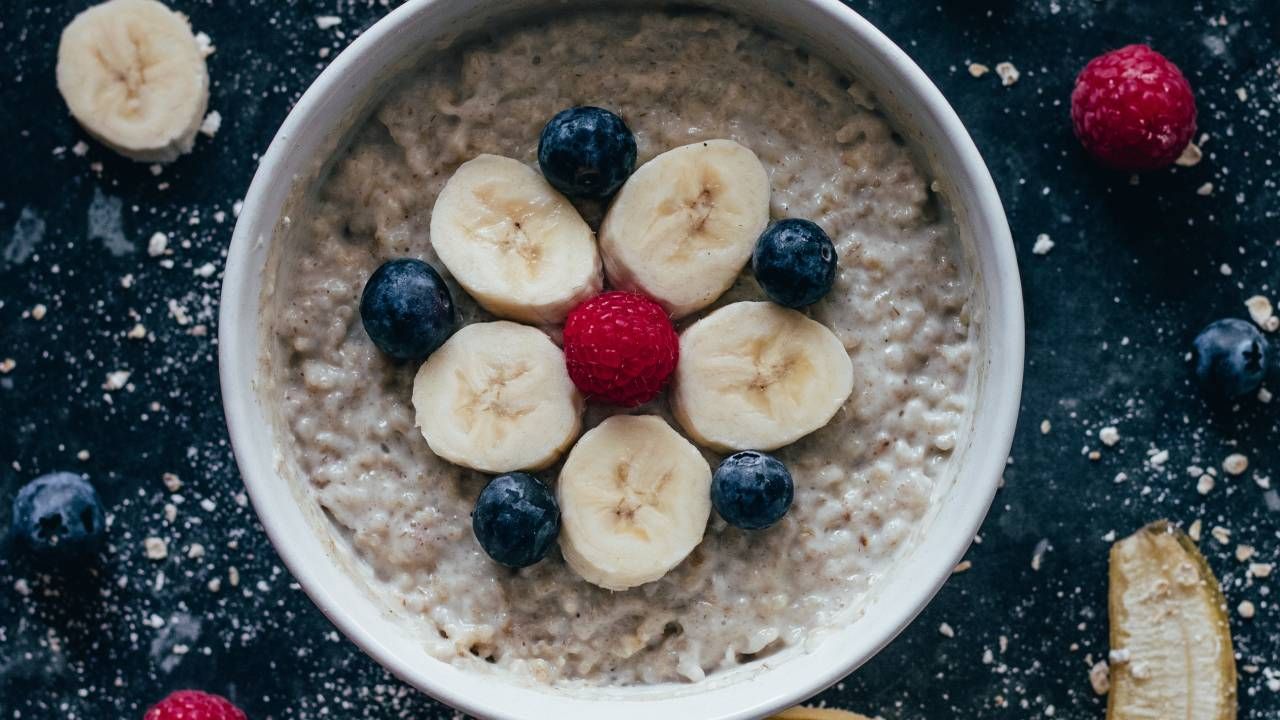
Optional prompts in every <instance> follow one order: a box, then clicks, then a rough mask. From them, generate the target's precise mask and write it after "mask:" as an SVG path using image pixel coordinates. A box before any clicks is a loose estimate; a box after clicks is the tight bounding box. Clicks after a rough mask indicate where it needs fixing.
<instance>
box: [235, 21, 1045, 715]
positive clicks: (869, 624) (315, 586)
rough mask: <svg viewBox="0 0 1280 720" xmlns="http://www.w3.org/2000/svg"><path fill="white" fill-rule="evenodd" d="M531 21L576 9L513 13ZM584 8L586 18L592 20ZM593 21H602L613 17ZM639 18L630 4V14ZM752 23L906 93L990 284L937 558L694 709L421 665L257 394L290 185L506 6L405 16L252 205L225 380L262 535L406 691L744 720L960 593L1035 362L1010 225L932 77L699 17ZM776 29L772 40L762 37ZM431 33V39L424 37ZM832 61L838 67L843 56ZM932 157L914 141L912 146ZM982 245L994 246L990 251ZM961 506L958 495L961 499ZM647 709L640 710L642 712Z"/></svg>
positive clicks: (823, 681)
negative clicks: (935, 600) (853, 615)
mask: <svg viewBox="0 0 1280 720" xmlns="http://www.w3.org/2000/svg"><path fill="white" fill-rule="evenodd" d="M501 4H502V5H505V6H520V9H521V10H523V11H525V12H528V11H529V10H530V8H534V7H541V8H549V7H557V6H561V5H565V4H566V3H564V2H555V1H554V0H531V1H530V2H523V3H516V2H509V1H508V2H505V3H501ZM579 4H580V3H579ZM594 4H597V5H606V4H610V3H608V2H607V1H603V2H602V1H597V2H595V3H594ZM633 4H634V3H633ZM697 4H701V5H713V6H719V7H723V8H725V9H728V10H730V11H731V12H734V13H736V14H739V15H747V16H748V17H760V16H765V17H771V18H773V19H776V20H777V21H778V22H777V23H776V26H778V27H786V28H788V31H784V32H781V33H780V34H781V35H783V36H784V37H786V38H788V39H790V40H793V41H795V40H797V39H800V38H801V37H803V38H805V39H807V40H808V41H809V46H812V47H817V48H819V50H820V51H821V52H820V54H822V55H824V56H825V57H828V58H829V59H832V60H834V61H839V60H845V62H844V63H841V64H843V65H845V66H850V67H856V68H857V71H858V72H857V75H858V77H859V78H860V79H866V80H868V81H870V84H871V85H872V86H873V87H875V88H877V89H878V90H881V91H882V92H883V91H884V90H885V89H887V90H888V91H889V92H890V93H891V94H893V95H894V96H895V97H894V100H893V104H894V105H895V108H896V109H897V110H898V111H899V113H898V114H903V113H905V114H906V115H908V116H910V119H909V123H908V124H909V125H910V126H911V127H913V128H916V129H919V130H920V131H921V134H922V135H923V136H925V137H926V139H930V138H931V139H933V140H934V142H932V143H929V144H927V145H926V147H927V149H928V151H929V155H930V157H929V162H930V163H931V164H933V166H934V167H933V169H935V170H937V169H940V168H945V169H946V170H947V171H948V172H947V178H946V179H947V185H948V186H949V188H950V190H951V192H952V193H953V195H952V197H951V200H952V203H953V205H955V206H956V207H957V209H958V214H959V215H961V216H962V222H963V223H964V226H965V227H966V228H967V230H968V233H969V234H971V235H972V236H973V237H974V238H976V239H979V240H977V241H976V242H974V246H973V248H972V249H973V250H974V251H976V253H977V263H976V270H977V271H978V273H979V275H980V278H981V289H980V294H981V297H982V300H983V302H982V310H981V320H982V322H984V323H985V327H983V332H984V333H985V337H986V341H985V343H986V344H985V346H984V348H985V349H984V352H982V353H980V355H979V357H977V358H976V359H975V362H979V363H983V364H985V371H981V372H979V373H978V375H979V376H980V377H981V378H982V381H983V387H982V388H981V392H980V393H979V395H978V397H979V401H980V402H979V405H978V407H977V408H976V409H975V410H974V416H973V417H974V422H973V426H972V427H971V428H970V430H969V441H968V447H966V448H965V450H964V451H965V453H966V457H965V461H966V462H965V464H964V465H963V467H962V469H961V471H960V472H959V474H958V477H957V479H956V483H957V488H955V489H954V490H953V494H956V495H957V496H955V497H950V498H948V502H947V503H945V504H944V506H943V507H941V508H940V510H939V512H938V513H937V515H936V517H934V518H933V521H932V524H931V525H930V527H929V528H928V529H927V530H926V531H925V536H926V537H927V538H928V542H929V547H930V552H915V553H912V554H911V557H909V558H908V559H907V560H906V561H905V562H904V567H901V568H898V569H897V570H896V571H895V572H894V573H892V574H891V575H890V576H889V577H887V578H886V579H885V580H884V581H883V582H882V584H881V585H880V586H879V587H878V589H877V590H878V593H879V595H880V597H879V598H878V600H877V601H876V602H874V603H873V604H872V605H871V606H870V607H868V608H867V609H866V613H865V614H864V615H863V616H862V617H861V618H859V619H858V620H857V621H855V622H854V623H852V624H851V625H849V626H848V627H846V628H843V629H841V630H838V631H835V632H833V633H831V634H830V635H828V636H827V637H826V638H825V640H824V641H823V642H821V643H820V644H819V645H818V646H817V647H816V648H814V649H813V650H812V651H810V652H807V653H805V654H798V655H795V656H793V657H790V659H788V660H787V661H786V662H783V663H781V664H779V665H778V666H776V667H769V668H767V669H762V670H760V671H758V672H756V673H755V674H754V677H752V678H750V679H749V680H742V681H739V682H735V683H732V684H728V685H724V686H720V687H712V688H710V689H708V690H706V691H705V692H699V693H696V694H688V693H685V694H678V695H675V696H671V697H657V695H659V694H660V693H661V690H656V691H655V690H653V689H648V690H641V691H636V692H635V693H627V692H621V691H620V692H619V693H617V694H615V695H613V696H612V697H607V698H605V697H596V698H584V697H580V696H577V695H575V694H573V693H568V692H556V691H551V692H548V691H546V690H544V689H534V688H530V687H523V686H520V685H516V684H512V683H506V682H495V680H494V678H493V677H491V676H486V675H484V674H480V673H472V672H467V671H464V670H461V669H459V668H458V667H456V666H454V665H451V664H448V663H445V662H441V661H439V660H436V659H435V658H432V657H430V656H429V655H427V654H426V652H425V651H424V650H423V648H422V647H421V646H420V645H419V644H417V643H415V642H414V641H413V639H412V636H411V634H409V633H405V632H403V629H402V628H401V626H400V624H399V620H398V618H396V617H395V616H393V615H392V614H391V613H390V612H389V611H386V610H384V609H382V608H381V607H380V606H379V605H378V604H377V603H376V602H375V600H374V599H373V598H372V597H370V596H369V594H368V592H367V591H366V590H365V589H364V588H363V587H362V586H361V585H360V584H359V583H358V582H357V581H356V580H355V579H354V578H352V577H351V576H350V575H347V574H345V573H344V572H343V571H341V570H340V569H339V567H338V565H337V564H336V563H334V562H333V561H332V560H331V559H330V558H329V551H328V550H327V549H326V548H325V546H324V544H323V543H322V541H321V539H320V538H319V537H318V536H317V533H316V532H315V529H314V527H313V526H312V525H311V523H310V522H309V521H308V520H307V518H306V516H305V514H304V512H303V511H302V509H301V508H300V507H298V505H297V503H296V502H295V499H294V496H293V494H292V492H291V490H290V488H289V483H288V481H287V480H286V479H284V478H281V477H279V474H278V472H277V453H276V449H275V444H274V441H273V439H272V432H271V426H270V424H269V423H268V422H267V418H266V415H265V412H264V409H263V408H262V407H261V405H260V404H259V402H258V395H257V392H256V388H255V377H256V375H257V371H258V368H259V364H260V357H261V346H260V341H261V339H262V338H261V334H260V324H259V323H260V318H261V308H260V300H261V290H262V285H263V274H262V268H263V267H264V266H265V263H266V258H267V249H268V247H269V245H270V241H271V238H272V237H274V235H275V233H276V228H277V225H278V223H279V222H280V219H281V216H282V214H283V209H284V207H285V204H286V202H287V201H288V199H289V197H290V195H291V191H292V185H293V182H294V180H296V179H297V178H301V177H305V176H306V174H307V170H308V167H309V163H310V162H312V160H311V155H310V153H312V152H314V151H316V150H317V149H318V148H321V147H322V146H323V145H324V144H325V143H326V142H327V141H328V140H329V139H330V138H331V136H332V134H333V133H334V132H335V131H337V130H338V129H340V128H339V127H338V124H339V123H340V121H341V118H342V117H343V116H344V114H346V113H347V112H348V111H349V110H350V106H351V105H352V104H353V102H354V101H355V100H356V99H357V98H359V97H361V96H362V94H364V93H366V91H367V87H368V85H369V84H370V83H372V82H373V81H375V80H377V79H379V78H380V77H381V75H382V72H383V71H384V70H385V68H386V67H388V66H390V65H394V64H396V63H397V62H399V61H401V60H402V59H403V58H404V57H406V54H407V53H411V52H414V50H412V49H411V48H420V47H421V45H422V43H421V42H419V41H417V40H415V39H414V33H413V32H410V31H408V30H407V28H411V27H416V28H420V27H423V26H425V25H429V24H432V23H434V25H433V27H434V28H436V30H434V32H435V33H436V35H437V37H439V36H440V35H443V36H444V37H445V38H447V37H450V36H451V35H452V32H453V30H454V29H455V28H457V29H464V28H466V27H469V26H470V25H469V24H474V23H475V22H476V21H477V19H478V18H481V17H484V16H486V15H487V14H488V11H495V6H497V5H499V3H498V2H496V1H494V0H485V2H460V1H454V0H410V1H409V2H407V3H406V4H405V5H403V6H401V7H400V8H398V9H396V10H394V11H392V12H391V13H390V14H388V15H387V17H385V18H383V19H382V20H381V21H379V22H378V23H377V24H375V25H374V26H373V27H371V28H370V29H369V30H367V31H366V32H365V33H364V34H363V35H362V36H360V37H359V38H357V39H356V40H355V41H354V42H353V43H352V44H351V46H350V47H348V48H347V49H346V50H344V51H343V52H342V53H340V54H339V56H338V57H337V58H336V59H335V60H334V62H333V63H332V64H330V66H329V67H328V68H326V69H325V70H324V72H322V73H321V75H320V76H319V78H317V79H316V81H315V82H314V83H313V84H312V86H311V87H310V88H309V89H308V90H307V91H306V93H305V94H304V95H303V96H302V98H301V99H300V100H299V101H298V103H297V105H296V106H295V107H294V108H293V110H292V111H291V112H290V113H289V116H288V117H287V118H286V119H285V122H284V124H283V125H282V127H281V129H280V131H279V132H278V133H277V135H276V137H275V139H274V140H273V141H272V143H271V146H270V147H269V148H268V150H267V152H266V154H265V155H264V156H263V158H262V160H261V162H260V165H259V169H258V172H257V173H256V174H255V176H254V179H253V182H252V185H251V186H250V189H249V192H248V194H247V195H246V197H245V201H244V206H243V207H242V210H241V213H240V218H239V220H238V222H237V225H236V229H235V233H234V236H233V239H232V244H231V247H230V250H229V253H228V259H227V267H226V272H225V279H224V281H223V288H222V302H221V310H220V315H219V373H220V378H221V384H222V393H223V404H224V409H225V412H226V416H227V421H228V426H229V430H230V435H231V441H232V445H233V448H234V451H235V456H236V460H237V463H238V464H239V467H240V469H241V472H242V475H243V477H244V480H245V485H246V487H247V489H248V491H249V495H250V497H251V498H252V500H253V504H254V507H255V509H256V510H257V512H258V515H259V518H260V520H261V522H262V525H263V527H264V528H265V529H266V531H267V534H268V536H269V537H270V539H271V541H272V543H273V545H274V546H275V548H276V550H277V552H278V553H279V554H280V556H281V558H282V560H283V561H284V563H285V565H286V566H287V567H288V568H289V570H290V571H291V572H292V573H293V575H294V577H295V578H297V580H298V582H299V583H300V584H301V586H302V587H303V589H304V590H305V591H306V592H307V594H308V595H309V596H310V597H311V599H312V600H313V601H314V602H315V603H316V605H317V606H319V608H320V609H321V611H322V612H324V613H325V615H326V616H328V617H329V618H330V620H332V621H333V622H334V623H335V624H336V625H337V626H338V627H339V629H341V630H342V632H343V633H344V634H346V635H347V637H349V638H351V639H352V640H353V641H354V642H356V644H357V645H359V646H360V647H361V648H362V649H363V650H364V651H365V652H367V653H368V654H369V655H370V656H372V657H373V658H374V659H376V660H377V661H378V662H380V663H381V664H382V665H383V666H385V667H386V668H388V669H389V670H390V671H391V672H393V673H394V674H396V675H397V676H398V677H400V678H401V679H402V680H404V681H405V682H407V683H409V684H411V685H413V686H415V687H418V688H419V689H421V690H423V691H425V692H427V693H429V694H431V695H432V696H434V697H437V698H439V699H441V700H442V701H444V702H447V703H449V704H450V705H452V706H454V707H457V708H459V709H461V710H464V711H466V712H468V713H471V714H473V715H476V716H479V717H482V718H496V719H501V720H515V719H516V718H531V717H536V718H544V717H565V718H584V719H585V718H595V717H601V716H603V717H609V718H610V719H611V720H650V719H651V718H654V717H662V716H664V715H665V716H669V717H673V718H690V719H691V720H746V719H748V718H755V717H760V716H762V715H766V714H768V713H770V712H774V711H776V710H778V709H781V708H783V707H786V706H789V705H792V704H794V703H796V702H799V701H801V700H803V699H804V698H806V697H808V696H810V695H812V694H814V693H816V692H818V691H820V690H822V689H823V688H825V687H827V686H829V685H831V684H833V683H835V682H837V681H838V680H840V679H841V678H842V677H844V676H845V675H846V674H848V673H849V672H851V671H852V670H854V669H855V668H856V667H858V666H859V665H861V664H862V663H863V662H865V661H866V660H867V659H869V658H870V657H872V656H873V655H875V653H876V652H878V651H879V650H880V649H881V648H883V647H884V646H885V645H886V644H888V643H889V642H890V641H891V640H892V639H893V638H894V637H896V636H897V634H898V633H899V632H901V630H902V629H904V628H905V627H906V626H907V624H909V623H910V622H911V620H912V619H914V617H915V616H916V615H917V614H918V613H919V612H920V611H921V610H923V608H924V607H925V606H926V605H927V604H928V601H929V600H930V599H931V598H932V597H933V596H934V595H935V594H936V592H937V591H938V589H940V588H941V586H942V585H943V584H944V583H945V582H946V580H947V578H949V577H950V575H951V571H952V569H953V568H954V566H955V564H956V562H958V561H959V560H960V559H961V557H962V556H963V554H964V552H965V551H966V549H967V548H968V546H969V544H970V542H971V541H972V539H973V537H974V535H975V534H976V533H977V531H978V529H979V526H980V525H981V523H982V520H983V519H984V518H985V516H986V512H987V510H988V508H989V507H990V504H991V501H992V499H993V498H994V495H995V490H996V487H997V483H998V479H999V477H1000V475H1001V473H1002V472H1003V469H1004V466H1005V461H1006V458H1007V455H1008V450H1009V447H1010V445H1011V444H1012V439H1013V431H1014V426H1015V423H1016V420H1017V412H1018V403H1019V401H1020V393H1021V382H1022V361H1023V350H1024V348H1023V342H1024V338H1023V315H1022V296H1021V285H1020V281H1019V277H1018V271H1017V265H1016V260H1015V258H1014V254H1013V246H1012V240H1011V238H1010V234H1009V228H1008V224H1007V221H1006V220H1005V216H1004V211H1003V209H1002V207H1001V205H1000V199H999V196H998V194H997V192H996V189H995V185H994V183H993V181H992V179H991V176H990V173H989V171H988V170H987V168H986V165H985V164H984V163H983V161H982V158H981V156H980V155H979V153H978V150H977V148H976V147H975V146H974V144H973V141H972V140H971V139H970V137H969V135H968V133H967V132H966V131H965V129H964V127H963V125H962V124H961V122H960V120H959V118H958V117H957V116H956V115H955V112H954V111H953V110H952V109H951V107H950V105H949V104H948V103H947V102H946V100H945V99H944V98H943V96H942V94H941V93H940V92H939V91H938V89H937V88H936V87H935V86H934V85H933V84H932V82H930V81H929V79H928V78H927V77H926V76H925V75H924V73H923V71H921V70H920V68H919V67H917V66H916V65H915V64H914V62H912V61H911V60H910V58H908V57H907V55H906V54H905V53H903V51H902V50H901V49H899V48H898V47H897V46H896V45H894V44H893V43H892V42H891V41H890V40H889V39H888V38H886V37H885V36H884V35H883V34H882V33H880V32H879V31H878V30H876V29H875V28H874V27H873V26H872V25H870V23H868V22H867V21H866V20H865V19H863V18H862V17H861V16H859V15H857V14H856V13H854V12H853V11H852V10H850V9H848V8H846V7H845V6H843V5H841V4H840V3H839V2H838V1H837V0H785V2H784V1H782V0H739V1H738V2H732V1H731V0H702V1H701V2H698V3H697ZM766 26H767V25H766ZM420 34H421V33H420ZM836 53H838V54H839V55H840V57H837V56H836ZM917 142H919V140H917ZM983 238H985V240H983ZM957 490H964V492H963V493H956V491H957ZM633 695H634V697H632V696H633Z"/></svg>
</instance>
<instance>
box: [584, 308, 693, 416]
mask: <svg viewBox="0 0 1280 720" xmlns="http://www.w3.org/2000/svg"><path fill="white" fill-rule="evenodd" d="M679 357H680V339H679V338H678V337H677V336H676V331H675V328H673V327H672V326H671V319H670V318H669V317H667V313H666V311H665V310H663V309H662V306H661V305H659V304H658V303H656V302H654V301H652V300H650V299H649V298H647V297H645V296H643V295H639V294H636V293H629V292H607V293H603V294H601V295H597V296H595V297H593V298H591V299H590V300H586V301H584V302H583V303H582V304H580V305H578V307H576V308H574V309H573V311H572V312H570V313H569V317H568V319H567V320H565V324H564V359H565V363H566V364H567V365H568V367H569V377H570V378H572V379H573V384H574V385H577V386H578V389H579V390H581V391H582V394H584V395H586V396H587V398H588V399H591V400H599V401H602V402H606V403H609V404H612V405H620V406H622V407H635V406H636V405H640V404H641V403H646V402H648V401H650V400H652V399H653V398H654V396H655V395H657V394H658V393H659V392H660V391H661V390H662V386H663V385H666V383H667V380H668V379H669V378H670V377H671V373H672V372H674V371H675V369H676V360H677V359H678V358H679Z"/></svg>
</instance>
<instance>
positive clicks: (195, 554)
mask: <svg viewBox="0 0 1280 720" xmlns="http://www.w3.org/2000/svg"><path fill="white" fill-rule="evenodd" d="M187 557H188V558H191V559H192V560H195V559H196V558H202V557H204V546H203V545H201V544H200V543H191V547H189V548H187Z"/></svg>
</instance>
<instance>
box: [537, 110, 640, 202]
mask: <svg viewBox="0 0 1280 720" xmlns="http://www.w3.org/2000/svg"><path fill="white" fill-rule="evenodd" d="M538 166H539V167H541V168H542V175H543V177H545V178H546V179H547V182H549V183H551V185H552V187H554V188H555V189H557V190H559V191H560V192H562V193H564V194H565V195H568V196H570V197H582V198H596V199H598V198H606V197H609V196H610V195H612V194H613V193H614V192H615V191H617V189H618V188H620V187H622V183H624V182H626V180H627V177H628V176H629V175H631V171H632V170H635V169H636V138H635V136H634V135H632V134H631V129H630V128H628V127H627V124H626V123H625V122H623V121H622V118H620V117H618V116H617V115H614V114H613V113H611V112H609V111H608V110H605V109H603V108H598V107H586V106H584V107H575V108H569V109H568V110H561V111H560V112H559V113H557V114H556V116H555V117H553V118H551V121H550V122H548V123H547V124H546V126H545V127H544V128H542V135H541V136H540V137H539V138H538Z"/></svg>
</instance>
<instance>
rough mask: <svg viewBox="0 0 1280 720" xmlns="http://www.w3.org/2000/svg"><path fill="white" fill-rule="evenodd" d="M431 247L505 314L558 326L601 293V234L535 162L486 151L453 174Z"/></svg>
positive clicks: (438, 208)
mask: <svg viewBox="0 0 1280 720" xmlns="http://www.w3.org/2000/svg"><path fill="white" fill-rule="evenodd" d="M431 246H432V247H434V248H435V251H436V254H437V255H439V256H440V260H441V261H442V262H444V264H445V267H447V268H449V272H450V273H452V274H453V276H454V277H455V278H457V280H458V283H459V284H461V285H462V287H464V288H466V290H467V292H468V293H470V294H471V296H472V297H473V298H475V299H476V301H478V302H479V303H480V304H481V305H483V306H484V307H485V309H486V310H488V311H489V312H491V313H493V314H494V315H498V316H499V317H505V318H510V319H512V320H521V321H524V322H529V323H535V324H542V325H552V324H556V323H561V322H564V318H565V315H568V314H569V311H570V310H572V309H573V307H574V306H575V305H577V304H578V303H579V302H581V301H583V300H585V299H587V298H589V297H591V296H592V295H595V294H596V293H598V292H600V289H601V287H603V282H604V278H603V275H602V274H601V270H600V254H599V252H597V250H596V243H595V237H594V236H593V235H592V233H591V228H590V227H589V226H588V225H587V223H586V221H584V220H583V219H582V216H580V215H578V211H577V210H576V209H575V208H574V207H573V205H572V204H571V203H570V202H569V201H568V200H566V199H565V197H564V196H563V195H561V194H560V193H558V192H556V190H555V188H553V187H551V185H550V184H549V183H548V182H547V181H546V180H545V179H543V177H542V176H541V175H539V174H538V173H537V171H535V170H534V169H533V168H531V167H529V166H528V165H525V164H524V163H521V162H519V161H517V160H512V159H511V158H505V157H500V156H498V155H481V156H479V157H477V158H475V159H473V160H469V161H467V162H465V163H463V164H462V165H461V166H460V167H459V168H458V170H457V172H455V173H454V174H453V177H451V178H449V182H448V183H446V184H445V186H444V189H443V190H441V191H440V196H439V197H438V198H436V204H435V208H434V209H433V210H432V211H431Z"/></svg>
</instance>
